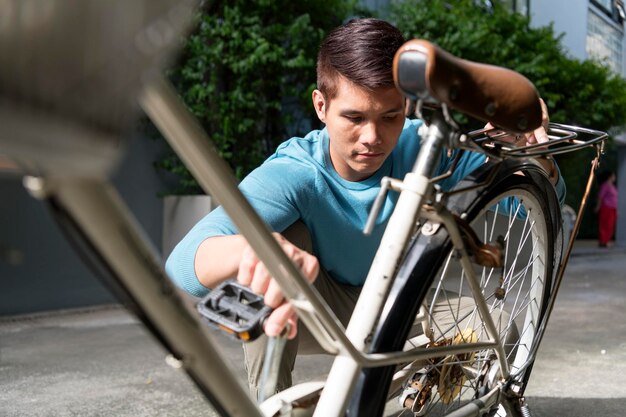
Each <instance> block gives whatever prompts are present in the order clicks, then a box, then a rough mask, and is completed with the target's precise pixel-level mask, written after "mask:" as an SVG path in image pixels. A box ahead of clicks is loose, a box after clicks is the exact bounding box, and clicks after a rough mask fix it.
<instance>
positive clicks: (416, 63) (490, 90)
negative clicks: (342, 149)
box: [393, 39, 541, 133]
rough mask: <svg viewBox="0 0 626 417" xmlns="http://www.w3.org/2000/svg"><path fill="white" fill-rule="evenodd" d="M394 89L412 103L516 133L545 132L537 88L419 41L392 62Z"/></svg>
mask: <svg viewBox="0 0 626 417" xmlns="http://www.w3.org/2000/svg"><path fill="white" fill-rule="evenodd" d="M393 77H394V80H395V83H396V86H397V87H398V88H399V89H400V91H402V92H403V93H404V94H405V95H406V96H408V97H410V98H412V99H423V100H426V101H432V100H435V101H436V102H438V103H445V104H446V105H447V106H448V107H450V108H452V109H455V110H458V111H460V112H462V113H465V114H467V115H469V116H472V117H475V118H477V119H479V120H482V121H485V122H491V123H492V124H493V125H494V126H497V127H499V128H502V129H505V130H508V131H510V132H514V133H523V132H529V131H531V130H534V129H536V128H538V127H539V126H541V104H540V100H539V95H538V93H537V90H536V89H535V86H534V85H533V84H532V83H531V82H530V81H529V80H528V79H527V78H526V77H524V76H523V75H521V74H519V73H517V72H515V71H513V70H510V69H506V68H502V67H497V66H494V65H487V64H480V63H476V62H472V61H467V60H464V59H461V58H457V57H455V56H454V55H452V54H450V53H448V52H446V51H444V50H443V49H441V48H439V47H437V46H436V45H434V44H432V43H430V42H428V41H425V40H421V39H413V40H410V41H408V42H406V43H405V44H404V45H403V46H402V47H400V49H399V50H398V52H396V56H395V58H394V61H393Z"/></svg>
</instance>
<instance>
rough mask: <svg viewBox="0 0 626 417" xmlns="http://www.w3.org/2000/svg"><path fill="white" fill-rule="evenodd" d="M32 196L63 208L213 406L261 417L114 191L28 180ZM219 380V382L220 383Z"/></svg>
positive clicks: (90, 183)
mask: <svg viewBox="0 0 626 417" xmlns="http://www.w3.org/2000/svg"><path fill="white" fill-rule="evenodd" d="M25 185H26V187H27V188H28V189H29V191H30V192H31V193H32V194H33V195H35V196H36V197H39V198H49V199H51V200H52V201H53V202H54V203H55V205H58V206H59V207H61V209H62V211H63V212H64V213H67V214H68V215H69V216H70V218H71V219H72V221H74V222H76V223H77V226H78V228H79V229H80V231H81V232H82V233H84V235H85V236H86V238H87V240H88V242H89V244H91V245H92V246H93V247H94V248H95V249H96V251H97V253H98V255H100V256H102V257H103V260H104V262H105V263H106V266H107V267H108V269H110V270H111V271H113V274H112V275H113V277H114V278H115V279H116V281H117V283H118V284H120V285H121V286H122V287H123V288H124V289H125V290H126V291H127V292H128V293H129V294H130V295H131V296H132V299H133V300H134V302H135V303H136V305H137V306H138V307H139V308H140V309H141V314H139V318H140V319H142V320H143V321H144V322H145V324H147V325H148V326H147V327H148V329H150V330H151V331H152V333H153V334H154V335H156V336H157V337H158V338H159V339H160V340H162V341H164V342H165V345H166V346H165V347H166V348H168V349H169V350H170V352H172V354H173V355H174V356H175V359H176V361H175V362H176V363H177V364H179V365H180V366H181V367H182V368H183V369H184V370H185V371H186V372H187V373H188V374H189V375H190V376H191V378H192V380H193V381H194V382H195V383H196V384H197V385H198V387H199V388H200V389H201V390H202V392H203V393H204V394H205V395H206V396H207V397H208V398H209V400H211V402H212V403H213V405H214V406H215V407H216V408H218V409H219V410H220V411H222V412H226V413H227V415H229V416H241V417H248V416H250V417H254V416H256V417H261V416H262V415H261V413H260V411H259V410H258V408H257V407H256V404H255V403H254V402H253V401H252V399H251V398H250V396H249V395H248V393H247V390H245V389H244V388H243V387H242V385H241V384H240V382H239V381H238V379H237V378H236V377H235V376H234V374H233V373H232V371H231V370H230V369H228V367H227V366H226V364H225V363H224V361H222V360H221V359H220V356H219V355H220V354H219V353H218V351H217V349H216V347H215V346H214V345H213V343H212V342H211V340H210V339H209V338H208V335H207V334H206V333H205V332H204V331H203V330H202V327H201V324H200V323H199V322H198V320H197V319H195V318H194V317H192V316H191V314H190V312H189V310H188V309H187V308H186V307H185V306H184V304H183V302H182V300H181V299H180V297H179V295H178V294H177V291H176V289H175V288H174V286H173V284H172V283H171V282H170V280H169V279H168V278H167V277H166V275H165V272H164V271H163V269H162V267H161V263H160V259H159V256H158V254H157V251H156V250H155V249H154V248H153V247H152V245H151V244H150V242H149V240H148V239H147V238H146V236H145V235H144V234H143V231H142V229H141V227H140V226H139V225H138V224H137V222H136V221H135V220H134V219H133V218H132V216H131V214H130V213H129V211H128V209H127V208H126V207H125V206H124V203H123V202H122V200H121V198H120V197H119V195H118V194H117V193H116V191H115V189H114V188H113V187H112V186H110V185H109V184H108V183H106V182H105V181H104V180H100V179H75V178H63V179H53V180H50V181H46V180H45V179H39V178H33V177H29V178H28V179H27V181H25ZM218 375H219V378H218V377H217V376H218Z"/></svg>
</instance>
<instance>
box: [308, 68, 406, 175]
mask: <svg viewBox="0 0 626 417" xmlns="http://www.w3.org/2000/svg"><path fill="white" fill-rule="evenodd" d="M313 105H314V106H315V111H316V112H317V116H318V117H319V119H320V120H321V121H322V122H323V123H325V124H326V128H327V129H328V135H329V137H330V159H331V161H332V164H333V167H334V168H335V170H336V171H337V173H338V174H339V175H340V176H341V177H342V178H344V179H346V180H348V181H362V180H364V179H366V178H368V177H369V176H371V175H372V174H374V173H375V172H376V171H377V170H378V169H379V168H380V167H381V166H382V165H383V162H385V159H387V157H388V156H389V154H390V153H391V151H392V150H393V148H394V147H395V146H396V143H397V142H398V137H399V136H400V132H401V131H402V127H403V126H404V106H403V105H404V100H403V98H402V95H401V94H400V92H399V91H398V90H397V89H396V88H395V87H390V88H381V89H378V90H376V91H373V92H371V91H367V90H364V89H362V88H360V87H358V86H357V85H356V84H354V83H352V82H351V81H348V80H347V79H345V78H341V79H340V80H339V82H338V89H337V95H336V97H334V98H333V99H332V100H325V99H324V97H323V95H322V93H321V92H320V91H319V90H315V91H314V92H313Z"/></svg>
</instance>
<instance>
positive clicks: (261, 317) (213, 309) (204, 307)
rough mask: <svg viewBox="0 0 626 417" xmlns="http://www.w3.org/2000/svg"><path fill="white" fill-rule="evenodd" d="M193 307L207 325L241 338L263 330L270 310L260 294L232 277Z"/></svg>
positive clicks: (250, 337)
mask: <svg viewBox="0 0 626 417" xmlns="http://www.w3.org/2000/svg"><path fill="white" fill-rule="evenodd" d="M197 308H198V312H199V313H200V315H201V316H202V317H203V319H204V321H205V322H206V323H207V324H208V325H209V326H210V327H212V328H215V329H218V330H221V331H223V332H225V333H226V334H228V335H230V336H231V337H234V338H235V339H237V340H242V341H244V342H250V341H253V340H255V339H256V338H257V337H259V336H260V335H261V334H262V333H263V322H264V321H265V319H266V318H267V316H268V315H269V314H270V313H271V312H272V309H271V308H270V307H268V306H266V305H265V304H264V303H263V296H261V295H258V294H256V293H254V292H252V290H250V288H248V287H244V286H243V285H241V284H239V283H237V282H235V281H225V282H223V283H221V284H220V285H219V286H218V287H216V288H215V289H214V290H212V291H211V292H210V293H209V294H207V295H206V296H205V297H204V298H203V299H202V300H201V301H200V302H199V303H198V305H197Z"/></svg>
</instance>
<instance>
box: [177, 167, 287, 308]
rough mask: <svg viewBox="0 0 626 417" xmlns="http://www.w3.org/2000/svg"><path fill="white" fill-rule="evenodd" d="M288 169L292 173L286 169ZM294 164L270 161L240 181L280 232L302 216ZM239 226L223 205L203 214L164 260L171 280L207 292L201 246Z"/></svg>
mask: <svg viewBox="0 0 626 417" xmlns="http://www.w3.org/2000/svg"><path fill="white" fill-rule="evenodd" d="M285 170H288V171H289V175H287V173H286V172H285ZM294 171H296V172H297V171H298V170H297V169H294V167H293V164H292V165H291V166H289V164H286V163H285V162H283V161H281V160H275V161H269V162H266V163H265V164H263V165H262V166H261V167H259V168H257V169H256V170H254V171H253V172H252V173H250V175H248V176H247V177H246V178H245V179H244V180H243V181H242V182H241V184H240V185H239V189H240V190H241V192H242V193H243V194H244V196H245V197H246V199H247V200H248V202H250V204H251V205H252V207H253V208H254V209H255V210H256V212H257V213H258V214H259V216H260V217H261V218H262V219H263V220H264V221H265V223H267V224H268V226H269V227H270V229H271V230H273V231H277V232H281V231H283V230H284V229H286V228H287V227H288V226H289V225H290V224H292V223H293V222H295V221H296V220H297V219H298V217H299V212H298V208H297V205H296V204H294V201H293V200H294V199H295V197H294V196H293V193H294V191H292V190H293V187H292V186H291V184H292V183H293V181H298V179H297V173H295V172H294ZM237 233H238V230H237V228H236V227H235V225H234V224H233V222H232V221H231V219H230V217H229V216H228V214H227V213H226V211H225V210H224V208H223V207H222V206H220V207H218V208H216V209H215V210H213V211H212V212H211V213H209V214H208V215H206V216H205V217H204V218H202V219H201V220H200V221H199V222H198V223H197V224H196V225H195V226H194V227H193V228H192V229H191V230H190V231H189V232H188V233H187V235H186V236H185V237H184V238H183V239H182V240H181V241H180V242H179V243H178V244H177V245H176V247H175V248H174V250H173V251H172V253H171V254H170V256H169V257H168V259H167V261H166V263H165V271H166V272H167V274H168V275H169V277H170V278H171V279H172V281H173V282H174V283H175V284H176V285H177V286H178V287H180V288H182V289H183V290H185V291H186V292H188V293H189V294H191V295H194V296H196V297H202V296H204V295H205V294H207V293H208V288H206V287H204V286H203V285H202V284H201V283H200V281H199V280H198V277H197V276H196V273H195V266H194V263H195V257H196V253H197V251H198V248H199V246H200V245H201V244H202V242H204V241H205V240H206V239H208V238H210V237H214V236H225V235H234V234H237Z"/></svg>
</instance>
